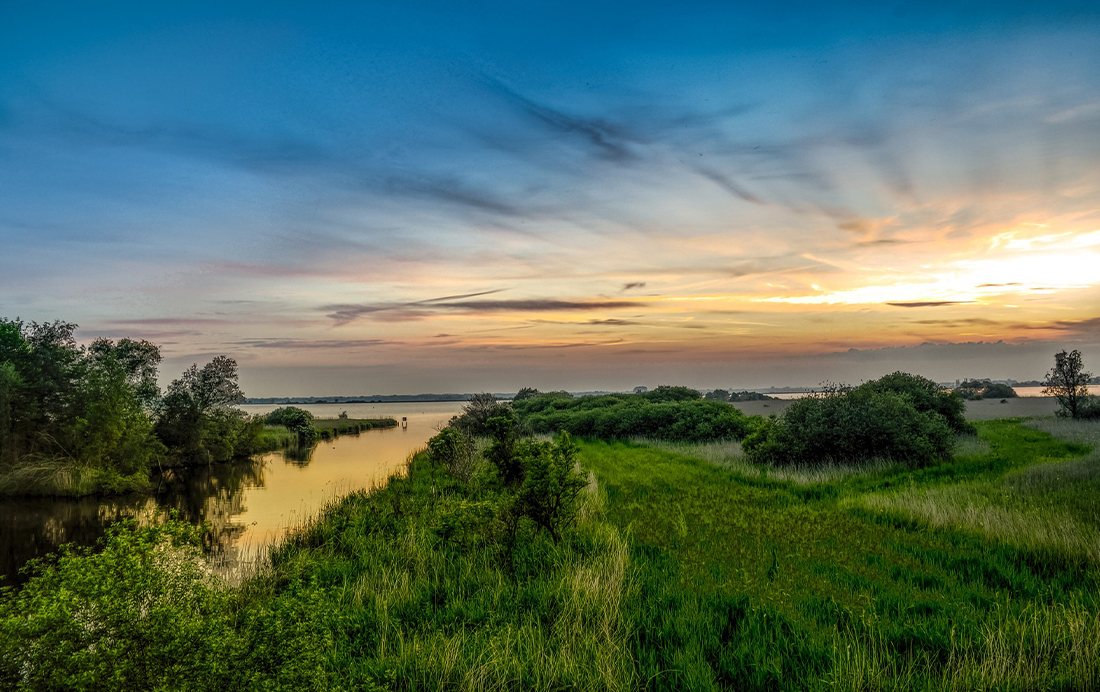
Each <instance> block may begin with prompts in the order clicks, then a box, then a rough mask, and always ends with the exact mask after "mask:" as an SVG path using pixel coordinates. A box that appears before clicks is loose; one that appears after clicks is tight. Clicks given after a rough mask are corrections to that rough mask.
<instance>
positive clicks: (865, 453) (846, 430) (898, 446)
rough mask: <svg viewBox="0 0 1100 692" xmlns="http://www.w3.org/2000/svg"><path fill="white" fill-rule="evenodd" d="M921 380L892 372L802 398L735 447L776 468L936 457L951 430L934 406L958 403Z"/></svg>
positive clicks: (950, 439) (946, 449)
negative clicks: (853, 387) (872, 379)
mask: <svg viewBox="0 0 1100 692" xmlns="http://www.w3.org/2000/svg"><path fill="white" fill-rule="evenodd" d="M883 380H885V382H883ZM921 380H923V378H916V377H914V376H911V375H906V374H904V373H894V374H893V375H888V376H887V377H885V378H883V379H882V380H878V381H872V382H868V383H866V384H864V385H862V386H860V387H857V388H855V389H853V390H851V391H843V390H840V391H835V392H828V393H825V394H823V395H819V396H808V397H803V398H802V399H799V400H797V401H795V402H793V403H792V404H791V405H790V406H788V407H787V408H786V410H784V411H783V414H782V416H780V417H778V418H773V419H770V420H769V421H768V422H767V423H765V424H764V425H762V426H761V427H759V428H758V429H757V430H755V431H754V432H753V433H752V434H750V435H749V436H748V437H746V438H745V441H744V444H743V448H744V450H745V452H746V453H747V455H748V458H749V459H750V460H751V461H753V462H755V463H766V464H772V465H776V466H786V465H800V466H815V465H825V464H846V463H857V464H858V463H867V462H872V461H882V460H890V461H894V462H900V463H903V464H907V465H909V466H921V465H926V464H930V463H935V462H938V461H944V460H946V459H949V458H950V457H951V453H952V450H953V447H954V443H955V434H956V433H955V430H954V429H953V428H952V426H951V425H950V424H949V422H948V420H947V419H945V418H944V416H943V415H941V413H940V410H943V409H946V410H949V411H951V410H952V409H951V408H950V406H949V405H953V404H954V402H956V401H957V402H958V403H959V405H962V402H961V400H959V399H957V398H950V399H948V398H947V397H942V396H940V395H939V393H938V391H932V390H930V388H928V387H927V385H926V383H925V382H921ZM933 384H934V383H933ZM962 424H965V426H966V428H970V424H969V423H966V421H962ZM962 424H960V423H958V422H956V425H957V426H958V427H963V426H962Z"/></svg>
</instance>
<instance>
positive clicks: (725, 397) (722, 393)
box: [703, 389, 730, 401]
mask: <svg viewBox="0 0 1100 692" xmlns="http://www.w3.org/2000/svg"><path fill="white" fill-rule="evenodd" d="M703 398H704V399H706V400H707V401H729V400H730V393H729V392H727V391H726V390H724V389H712V390H710V391H709V392H707V393H706V394H704V395H703Z"/></svg>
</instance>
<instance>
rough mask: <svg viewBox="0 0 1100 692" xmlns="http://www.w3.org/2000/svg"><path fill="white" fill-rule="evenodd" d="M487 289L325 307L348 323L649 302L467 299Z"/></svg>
mask: <svg viewBox="0 0 1100 692" xmlns="http://www.w3.org/2000/svg"><path fill="white" fill-rule="evenodd" d="M498 292H499V291H483V292H479V293H470V294H464V295H459V296H446V297H441V298H429V299H427V300H418V301H412V302H407V303H361V304H337V305H327V306H325V307H323V308H321V309H322V310H324V311H325V312H326V313H328V314H327V316H328V317H329V318H331V319H332V320H334V321H335V322H336V324H337V325H343V324H347V323H349V322H352V321H354V320H356V319H358V318H360V317H365V316H368V315H375V314H379V313H384V314H385V317H386V318H388V319H393V318H394V317H396V318H398V319H409V320H415V319H423V318H425V317H428V316H430V315H433V314H440V313H464V314H492V313H502V312H517V313H524V312H531V313H540V312H586V311H596V310H622V309H627V308H639V307H645V305H646V304H645V303H641V302H637V301H628V300H558V299H547V298H530V299H514V300H464V299H465V298H470V297H475V296H481V295H488V294H491V293H498Z"/></svg>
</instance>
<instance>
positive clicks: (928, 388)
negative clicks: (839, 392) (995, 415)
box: [856, 372, 974, 435]
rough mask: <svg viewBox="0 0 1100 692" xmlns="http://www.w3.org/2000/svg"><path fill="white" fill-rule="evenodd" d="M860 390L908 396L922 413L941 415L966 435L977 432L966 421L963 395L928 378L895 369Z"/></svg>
mask: <svg viewBox="0 0 1100 692" xmlns="http://www.w3.org/2000/svg"><path fill="white" fill-rule="evenodd" d="M856 389H857V390H862V391H870V392H892V393H894V394H899V395H901V396H903V397H905V398H907V399H908V400H909V402H910V403H911V404H912V405H913V408H915V409H916V410H917V411H918V412H920V413H934V414H938V415H939V416H941V417H942V418H943V419H944V421H946V422H947V425H948V426H950V427H951V429H952V430H954V431H955V432H956V433H959V434H964V435H966V434H973V433H974V426H973V425H972V424H971V423H970V422H969V421H967V420H966V404H965V403H963V400H962V397H959V396H957V395H956V394H955V393H954V392H951V391H949V390H947V389H944V388H943V387H941V386H939V385H938V384H936V383H935V382H933V381H932V380H930V379H928V378H927V377H921V376H920V375H912V374H910V373H907V372H895V373H891V374H889V375H885V376H883V377H880V378H879V379H877V380H871V381H870V382H865V383H863V384H861V385H860V386H859V387H856Z"/></svg>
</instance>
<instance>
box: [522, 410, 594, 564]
mask: <svg viewBox="0 0 1100 692" xmlns="http://www.w3.org/2000/svg"><path fill="white" fill-rule="evenodd" d="M577 452H578V447H577V445H576V444H574V443H573V441H572V439H571V438H570V437H569V433H566V432H563V433H562V434H561V435H560V436H559V437H558V439H556V440H555V441H554V442H528V443H526V444H524V445H523V446H522V447H521V448H520V449H519V454H518V455H517V456H518V457H519V460H520V465H521V466H522V468H523V483H522V484H521V485H520V487H519V490H518V491H517V492H516V500H515V502H516V508H517V509H518V511H519V513H520V514H522V515H523V516H525V517H527V518H529V519H530V520H531V521H533V522H534V523H535V525H536V526H538V527H539V528H540V529H544V530H545V531H546V532H547V533H549V534H550V537H551V538H553V539H554V542H555V543H557V542H559V541H560V540H561V537H562V533H563V532H564V530H565V529H567V528H568V527H570V526H571V525H572V524H573V522H574V521H576V518H577V511H578V509H579V502H578V497H579V496H580V492H581V490H583V489H584V487H585V486H586V485H587V484H588V479H587V478H586V477H585V475H584V474H582V473H580V472H578V471H576V470H575V469H574V466H576V464H577V462H578V458H577Z"/></svg>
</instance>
